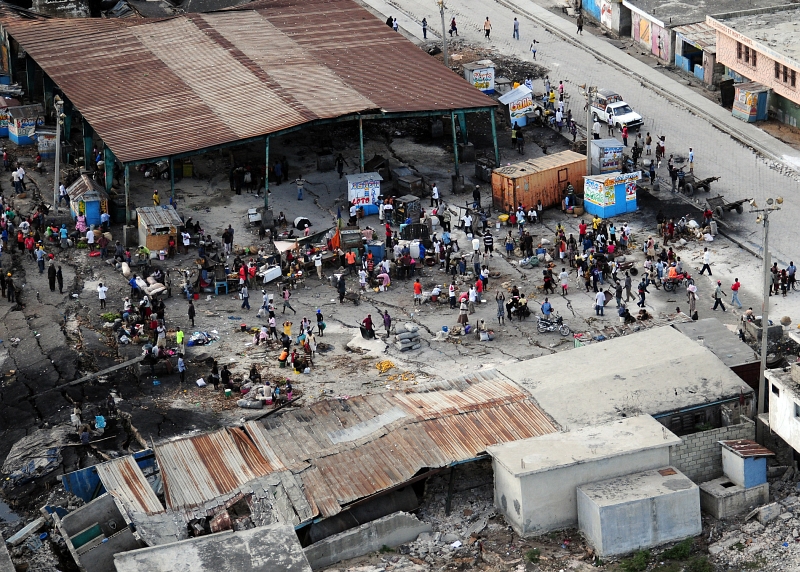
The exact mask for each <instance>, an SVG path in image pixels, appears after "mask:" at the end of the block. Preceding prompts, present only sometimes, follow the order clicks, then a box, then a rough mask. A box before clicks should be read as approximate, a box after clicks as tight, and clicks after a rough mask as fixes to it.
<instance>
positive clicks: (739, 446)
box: [720, 439, 775, 457]
mask: <svg viewBox="0 0 800 572" xmlns="http://www.w3.org/2000/svg"><path fill="white" fill-rule="evenodd" d="M720 444H721V445H722V446H723V447H725V448H726V449H730V450H731V451H734V452H735V453H736V454H738V455H741V456H742V457H770V456H774V455H775V453H773V452H772V451H770V450H769V449H767V448H766V447H764V446H763V445H759V444H758V443H756V442H755V441H751V440H749V439H733V440H730V441H720Z"/></svg>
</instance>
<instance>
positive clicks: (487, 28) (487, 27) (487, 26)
mask: <svg viewBox="0 0 800 572" xmlns="http://www.w3.org/2000/svg"><path fill="white" fill-rule="evenodd" d="M483 32H484V34H486V39H487V40H489V39H490V38H489V34H491V33H492V23H491V22H490V21H489V16H486V21H485V22H484V23H483Z"/></svg>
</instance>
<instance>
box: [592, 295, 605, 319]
mask: <svg viewBox="0 0 800 572" xmlns="http://www.w3.org/2000/svg"><path fill="white" fill-rule="evenodd" d="M605 306H606V294H605V292H603V291H602V290H601V291H600V292H598V293H597V294H595V295H594V313H595V315H596V316H604V315H605V314H604V313H603V309H604V308H605Z"/></svg>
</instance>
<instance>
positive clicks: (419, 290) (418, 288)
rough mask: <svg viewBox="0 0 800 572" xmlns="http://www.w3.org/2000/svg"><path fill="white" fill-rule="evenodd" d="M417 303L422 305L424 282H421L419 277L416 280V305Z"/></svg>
mask: <svg viewBox="0 0 800 572" xmlns="http://www.w3.org/2000/svg"><path fill="white" fill-rule="evenodd" d="M417 304H419V305H420V306H422V284H420V283H419V278H417V279H416V280H414V305H415V306H416V305H417Z"/></svg>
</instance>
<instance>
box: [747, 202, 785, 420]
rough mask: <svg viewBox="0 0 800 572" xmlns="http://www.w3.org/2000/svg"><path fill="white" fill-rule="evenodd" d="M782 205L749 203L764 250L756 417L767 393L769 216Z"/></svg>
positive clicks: (761, 409)
mask: <svg viewBox="0 0 800 572" xmlns="http://www.w3.org/2000/svg"><path fill="white" fill-rule="evenodd" d="M782 204H783V197H778V198H776V199H772V198H769V199H767V206H766V207H764V208H763V209H759V208H758V205H756V202H755V200H751V201H750V207H751V209H750V212H754V213H759V215H758V217H756V222H757V223H762V224H763V225H764V247H763V248H764V249H763V256H762V258H763V259H764V292H763V299H762V300H761V367H760V368H759V375H758V413H757V414H758V415H761V414H762V413H764V409H765V403H766V393H767V390H766V389H765V385H764V374H765V373H766V371H767V342H768V339H769V335H768V332H769V292H770V289H771V286H772V280H771V279H770V278H771V277H770V266H771V265H772V263H771V262H770V255H769V215H770V213H771V212H772V211H777V210H780V208H781V207H780V205H782Z"/></svg>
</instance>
